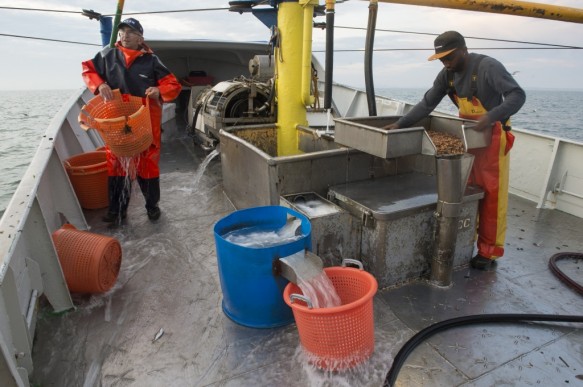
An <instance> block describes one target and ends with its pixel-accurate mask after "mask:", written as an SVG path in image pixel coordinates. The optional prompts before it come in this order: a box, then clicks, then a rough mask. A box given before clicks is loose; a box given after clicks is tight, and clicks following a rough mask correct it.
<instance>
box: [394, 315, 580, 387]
mask: <svg viewBox="0 0 583 387" xmlns="http://www.w3.org/2000/svg"><path fill="white" fill-rule="evenodd" d="M533 321H547V322H574V323H583V316H568V315H555V314H478V315H472V316H462V317H455V318H452V319H449V320H445V321H440V322H438V323H435V324H433V325H430V326H428V327H427V328H424V329H422V330H420V331H419V332H417V333H416V334H415V336H413V337H411V338H410V339H409V341H407V342H406V343H405V345H404V346H403V347H401V349H400V350H399V352H398V353H397V356H395V359H394V360H393V364H392V365H391V369H390V370H389V372H388V373H387V376H386V377H385V382H384V383H383V387H394V386H395V382H396V381H397V377H398V376H399V371H400V370H401V367H403V364H404V363H405V360H406V359H407V357H408V356H409V355H410V354H411V353H412V352H413V350H414V349H415V348H416V347H417V346H418V345H419V344H421V343H423V342H424V341H425V340H426V339H428V338H430V337H431V336H433V335H435V334H437V333H439V332H443V331H445V330H448V329H450V328H455V327H460V326H466V325H473V324H490V323H502V324H507V323H525V324H531V323H532V322H533Z"/></svg>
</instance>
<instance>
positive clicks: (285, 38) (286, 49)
mask: <svg viewBox="0 0 583 387" xmlns="http://www.w3.org/2000/svg"><path fill="white" fill-rule="evenodd" d="M277 24H278V28H279V34H280V44H279V48H278V50H277V51H278V52H276V54H275V58H276V66H277V67H276V69H277V78H276V88H277V124H276V127H277V155H278V156H287V155H293V154H297V153H299V150H298V137H297V130H296V127H297V126H298V125H307V123H308V120H307V115H306V107H305V105H304V103H303V101H302V94H301V93H302V87H301V85H302V79H301V78H302V35H303V31H302V29H303V23H302V7H301V6H300V5H299V3H297V2H283V3H280V4H279V10H278V12H277Z"/></svg>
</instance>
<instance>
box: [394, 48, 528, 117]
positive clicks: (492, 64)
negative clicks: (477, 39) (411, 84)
mask: <svg viewBox="0 0 583 387" xmlns="http://www.w3.org/2000/svg"><path fill="white" fill-rule="evenodd" d="M478 58H479V55H478V54H474V53H471V54H469V57H468V63H467V64H466V67H465V70H464V71H463V72H460V73H454V77H453V80H454V87H455V90H456V93H457V95H458V96H459V97H461V98H468V97H469V96H470V94H471V76H472V71H473V69H474V64H475V62H476V61H477V60H478ZM477 87H478V92H477V94H476V97H477V98H478V99H479V100H480V102H481V103H482V105H483V106H484V108H486V110H488V117H489V119H490V121H491V122H495V121H500V120H503V119H505V118H509V117H510V116H511V115H513V114H515V113H516V112H518V110H520V108H521V107H522V105H524V101H525V100H526V94H525V92H524V90H523V89H522V88H521V87H520V86H519V85H518V83H517V82H516V81H515V80H514V78H513V77H512V75H510V73H509V72H508V71H507V70H506V68H505V67H504V66H503V65H502V63H500V62H499V61H497V60H496V59H494V58H491V57H488V56H485V57H484V59H483V60H482V62H481V63H480V65H479V68H478V83H477ZM446 95H447V70H446V69H445V67H444V68H443V69H442V70H441V71H440V72H439V74H437V77H436V78H435V81H434V82H433V86H432V87H431V89H429V90H427V92H426V93H425V95H424V96H423V99H421V101H419V103H417V105H415V106H414V107H413V108H412V109H411V110H410V111H409V112H408V113H407V114H406V115H405V116H403V117H401V118H400V119H399V120H398V121H397V124H398V125H399V127H400V128H406V127H409V126H411V125H413V124H415V123H416V122H418V121H419V120H421V119H423V118H425V117H426V116H427V115H429V113H431V112H432V111H433V110H434V109H435V107H436V106H437V105H439V103H440V102H441V100H442V99H443V97H445V96H446Z"/></svg>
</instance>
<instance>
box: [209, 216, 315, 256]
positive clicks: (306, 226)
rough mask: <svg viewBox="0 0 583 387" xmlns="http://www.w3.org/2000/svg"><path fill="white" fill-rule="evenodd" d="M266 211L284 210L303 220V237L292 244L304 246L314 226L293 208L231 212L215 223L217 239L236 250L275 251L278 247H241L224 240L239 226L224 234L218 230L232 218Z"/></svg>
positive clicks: (223, 231) (225, 231)
mask: <svg viewBox="0 0 583 387" xmlns="http://www.w3.org/2000/svg"><path fill="white" fill-rule="evenodd" d="M265 209H278V211H279V210H280V209H281V210H284V211H285V212H287V213H288V214H291V215H293V216H296V217H297V218H299V219H301V220H302V224H301V227H302V234H303V235H302V236H303V237H302V238H300V239H298V240H296V241H293V242H291V244H292V245H293V244H296V243H300V244H304V239H306V238H307V237H308V236H310V235H311V233H312V225H311V223H310V220H309V219H308V217H307V216H305V215H304V214H302V213H300V212H298V211H295V210H293V209H291V208H288V207H284V206H276V205H273V206H259V207H249V208H243V209H241V210H236V211H233V212H231V213H230V214H229V215H227V216H225V217H223V218H221V219H220V220H219V221H217V223H215V226H214V227H213V232H214V234H215V238H219V239H220V240H221V241H222V242H224V243H226V244H228V245H230V246H233V247H234V248H241V249H246V250H247V249H253V250H259V251H260V250H269V249H273V248H274V247H276V246H267V247H249V246H241V245H237V244H235V243H232V242H229V241H228V240H226V239H224V238H223V235H225V234H226V233H228V232H231V231H233V230H238V229H240V228H241V227H237V226H234V227H230V228H229V229H226V230H221V231H222V232H219V230H218V229H219V228H220V226H221V223H223V222H227V221H228V220H229V219H230V218H232V217H234V216H239V215H241V214H244V213H246V212H255V211H260V210H265Z"/></svg>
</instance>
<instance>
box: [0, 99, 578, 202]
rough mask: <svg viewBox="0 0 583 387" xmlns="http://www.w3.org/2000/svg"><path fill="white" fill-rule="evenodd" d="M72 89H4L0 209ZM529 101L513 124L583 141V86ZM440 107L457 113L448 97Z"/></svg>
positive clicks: (0, 121) (0, 124) (0, 125)
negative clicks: (581, 114)
mask: <svg viewBox="0 0 583 387" xmlns="http://www.w3.org/2000/svg"><path fill="white" fill-rule="evenodd" d="M74 92H76V91H74V90H41V91H38V90H34V91H33V90H28V91H0V98H1V100H2V104H0V165H2V178H1V179H0V213H3V212H4V210H5V208H6V206H7V205H8V202H9V201H10V198H11V197H12V194H13V193H14V191H15V190H16V187H17V186H18V183H19V182H20V179H21V178H22V175H23V174H24V172H25V171H26V168H27V167H28V165H29V163H30V161H31V159H32V157H33V155H34V153H35V152H36V148H37V147H38V145H39V143H40V139H41V137H42V136H43V135H44V133H45V132H46V130H47V127H48V126H49V124H50V122H51V120H52V118H53V116H54V115H55V112H57V111H59V109H60V108H61V107H62V105H63V104H64V103H65V102H66V101H67V100H68V99H69V97H71V95H72V94H73V93H74ZM377 93H378V94H379V95H383V96H387V97H391V98H393V99H396V100H402V101H406V102H410V103H416V102H418V101H419V100H420V99H421V98H422V97H423V94H424V93H425V89H423V88H410V89H378V90H377ZM526 94H527V97H526V103H525V105H524V106H523V108H522V109H521V110H520V111H519V112H518V113H517V114H516V115H515V116H514V117H513V120H512V124H513V126H514V127H517V128H521V129H528V130H531V131H534V132H537V133H541V134H545V135H551V136H558V137H562V138H565V139H569V140H574V141H578V142H583V130H582V129H583V128H582V127H581V117H580V112H581V106H582V105H583V90H579V91H574V90H570V91H564V90H526ZM438 110H440V111H443V112H448V113H455V108H454V107H453V105H452V103H451V102H450V101H449V100H447V98H444V100H443V101H442V103H441V104H440V105H439V106H438Z"/></svg>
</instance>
